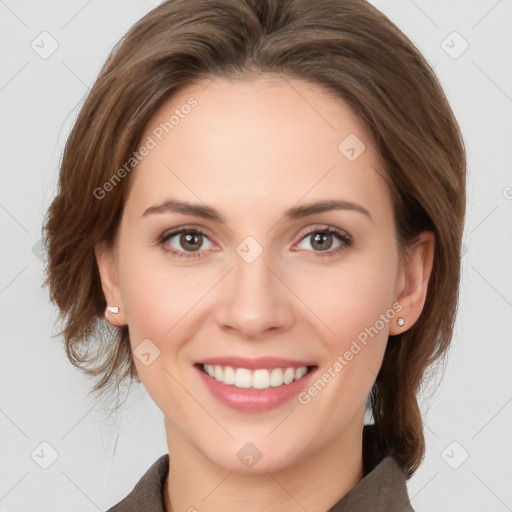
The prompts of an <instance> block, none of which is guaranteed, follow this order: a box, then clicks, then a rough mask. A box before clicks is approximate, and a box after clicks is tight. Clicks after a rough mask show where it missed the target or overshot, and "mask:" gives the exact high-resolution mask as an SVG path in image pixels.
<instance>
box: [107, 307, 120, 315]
mask: <svg viewBox="0 0 512 512" xmlns="http://www.w3.org/2000/svg"><path fill="white" fill-rule="evenodd" d="M107 309H108V310H109V311H110V312H111V313H114V314H116V313H119V308H118V307H117V306H108V307H107Z"/></svg>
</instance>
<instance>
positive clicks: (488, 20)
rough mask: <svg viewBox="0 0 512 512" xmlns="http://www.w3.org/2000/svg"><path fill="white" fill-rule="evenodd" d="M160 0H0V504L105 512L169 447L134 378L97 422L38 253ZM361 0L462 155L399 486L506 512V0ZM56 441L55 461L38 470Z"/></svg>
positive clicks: (509, 283)
mask: <svg viewBox="0 0 512 512" xmlns="http://www.w3.org/2000/svg"><path fill="white" fill-rule="evenodd" d="M157 3H158V2H157V1H155V0H152V1H150V0H145V1H141V0H138V1H135V0H130V1H127V0H108V1H102V2H100V1H99V0H89V1H85V0H67V1H64V0H61V1H56V0H53V1H45V2H39V1H36V0H31V1H29V0H25V1H22V0H20V1H17V2H16V1H15V0H5V1H3V0H0V52H1V53H0V59H1V66H0V108H1V110H0V111H1V117H0V130H1V132H0V158H1V161H0V173H1V189H0V222H1V251H0V258H1V274H0V305H1V309H0V314H1V320H0V321H1V324H0V325H1V354H0V365H1V367H0V433H1V437H0V439H1V441H0V450H1V452H0V453H1V456H0V509H1V510H3V511H9V512H32V511H38V512H40V511H52V512H59V511H68V510H73V511H75V512H89V511H95V510H106V509H107V508H108V507H109V506H111V505H113V504H114V503H116V502H117V501H119V500H120V499H121V498H123V497H124V496H125V495H126V494H127V493H128V492H129V491H130V490H131V489H132V487H133V485H134V484H135V483H136V482H137V480H138V479H139V478H140V476H141V475H142V474H143V472H144V471H145V470H146V469H147V468H148V467H149V466H150V465H151V464H152V463H153V462H154V461H155V460H156V458H157V457H158V456H160V455H162V454H163V453H166V451H167V445H166V441H165V435H164V428H163V416H162V413H161V412H160V410H159V409H158V408H157V407H156V406H155V405H154V404H153V402H152V401H151V400H150V399H149V398H148V397H147V395H146V392H145V390H144V388H142V387H138V388H137V387H132V388H131V390H130V393H129V394H128V398H127V402H126V405H125V406H124V408H123V409H122V410H121V412H120V413H119V414H117V415H114V416H112V417H110V418H109V419H105V417H106V415H107V412H106V411H107V410H108V406H109V404H105V403H99V404H96V403H95V402H94V401H93V400H92V398H90V397H88V396H87V391H88V390H89V386H90V383H89V382H87V380H86V379H85V378H84V377H82V376H81V375H80V374H79V373H78V372H77V371H76V370H74V369H73V368H72V366H71V365H70V364H69V363H68V361H67V359H66V358H65V355H64V350H63V347H62V344H61V340H60V339H59V338H56V337H55V338H52V334H53V333H55V332H57V330H56V327H55V320H56V318H57V311H56V308H54V307H53V306H52V305H51V304H50V303H49V300H48V296H47V291H46V290H45V289H41V283H42V279H43V274H42V269H43V263H42V261H41V260H40V259H39V258H38V253H37V249H34V246H37V243H38V241H39V240H40V238H41V224H42V219H43V215H44V212H45V210H46V208H47V207H48V205H49V204H50V201H51V199H52V197H53V194H54V191H55V184H56V179H57V173H58V163H59V159H60V156H61V153H62V150H63V146H64V142H65V140H66V137H67V135H68V133H69V130H70V127H71V125H72V122H73V121H74V119H75V118H76V114H77V107H78V104H79V102H81V100H82V99H83V97H84V95H85V94H86V93H87V91H88V88H89V87H90V86H91V85H92V83H93V81H94V79H95V78H96V76H97V73H98V71H99V68H100V66H101V65H102V63H103V61H104V60H105V58H106V57H107V55H108V53H109V51H110V50H111V48H112V47H113V46H114V44H115V43H116V42H117V41H118V40H119V38H120V37H121V36H122V35H123V34H124V33H125V32H126V30H128V28H129V27H130V26H131V25H132V24H133V23H134V22H135V21H137V20H138V19H139V18H140V17H141V16H142V15H143V14H145V13H146V12H147V11H148V10H150V9H151V8H152V7H154V6H156V5H157ZM372 3H373V4H374V5H376V6H377V7H378V8H379V9H381V10H382V11H383V12H384V13H385V14H386V15H388V16H389V17H390V18H391V20H392V21H394V22H395V23H396V24H397V25H398V26H399V27H400V28H401V29H402V30H403V31H404V32H405V33H406V34H407V35H408V36H409V37H410V38H411V39H412V41H413V42H414V43H415V44H416V45H417V46H418V48H419V49H420V50H421V51H422V52H423V53H424V55H425V56H426V58H427V60H428V61H429V62H430V63H431V64H432V65H433V66H435V70H436V72H437V74H438V76H439V78H440V80H441V83H442V84H443V86H444V88H445V91H446V94H447V96H448V98H449V100H450V102H451V105H452V107H453V110H454V112H455V115H456V116H457V118H458V120H459V122H460V124H461V127H462V131H463V134H464V138H465V142H466V145H467V149H468V159H469V160H468V164H469V165H468V203H469V204H468V214H467V224H466V228H465V241H464V244H465V247H466V253H465V255H464V260H463V283H462V287H461V293H460V296H461V299H460V314H459V317H458V321H457V330H456V334H455V338H454V341H453V346H452V349H451V355H450V359H449V363H448V365H447V369H446V375H445V377H444V379H443V380H442V382H441V384H440V386H439V388H438V390H437V392H436V393H435V394H433V395H432V396H431V392H432V391H433V386H430V387H429V388H428V389H427V390H426V392H425V394H424V395H423V398H422V410H423V412H424V418H425V423H426V441H427V456H426V459H425V461H424V463H423V465H422V466H421V468H420V469H419V470H418V472H417V474H416V475H415V476H414V477H413V478H412V479H411V480H410V481H409V482H408V488H409V493H410V496H411V498H412V503H413V506H414V507H415V509H416V511H417V512H426V511H431V510H436V511H438V512H447V511H450V512H459V511H460V512H462V511H464V512H477V511H478V512H480V511H482V510H485V511H487V512H502V511H506V510H512V485H511V482H512V462H511V461H512V436H511V432H512V430H511V425H512V385H511V384H512V383H511V381H512V376H511V375H512V372H511V369H512V368H511V367H512V354H511V352H512V349H511V343H510V333H511V328H512V325H511V323H512V314H511V313H512V279H511V273H512V272H511V262H512V258H511V253H512V251H511V245H512V243H511V242H512V240H511V239H512V229H511V224H512V222H511V219H512V172H511V161H512V158H511V145H512V144H511V143H512V115H511V113H512V59H511V55H512V52H511V49H512V31H511V30H510V25H511V21H512V2H511V0H500V1H497V0H471V1H468V0H457V1H450V2H446V1H443V0H435V1H433V0H429V1H427V0H415V1H412V0H393V1H390V0H387V1H385V0H374V1H373V2H372ZM43 31H47V32H48V33H49V34H51V36H52V37H53V38H54V39H55V40H56V41H57V42H58V48H57V49H56V51H55V52H54V53H53V54H52V55H51V56H49V57H48V58H46V59H43V58H41V57H40V55H39V54H38V53H36V51H34V50H33V49H32V47H31V44H32V42H33V41H34V40H36V42H37V41H40V39H38V36H39V34H41V32H43ZM454 31H456V32H458V33H459V35H460V37H459V36H458V35H456V34H455V35H453V34H452V33H453V32H454ZM45 37H46V36H45ZM464 40H465V41H467V43H468V44H469V47H468V48H467V50H466V51H465V52H464V53H462V54H461V55H458V53H460V51H461V50H462V49H463V48H464ZM443 41H444V42H443ZM45 47H46V48H49V46H48V44H46V45H45ZM454 57H456V58H454ZM42 442H46V443H49V445H51V447H52V448H50V447H48V446H47V445H42V446H41V443H42ZM454 442H455V444H453V443H454ZM114 447H116V449H115V455H113V452H114ZM52 449H53V450H55V451H56V452H57V454H58V457H57V458H56V460H55V461H54V462H53V464H52V465H51V466H50V467H48V469H43V468H42V467H40V465H41V464H43V465H44V464H45V463H49V462H51V460H52V459H51V457H52ZM466 455H468V458H467V460H464V458H465V457H466ZM455 468H456V469H455Z"/></svg>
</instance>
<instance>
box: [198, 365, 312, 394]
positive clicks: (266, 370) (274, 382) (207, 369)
mask: <svg viewBox="0 0 512 512" xmlns="http://www.w3.org/2000/svg"><path fill="white" fill-rule="evenodd" d="M195 366H196V367H197V368H198V369H199V370H200V371H202V372H203V373H204V374H206V375H208V376H209V377H210V378H212V379H215V380H216V381H217V382H221V383H223V384H225V385H227V386H231V387H233V388H238V389H252V390H265V389H269V388H278V387H281V386H287V385H289V384H291V383H292V382H296V381H298V380H301V379H303V378H304V377H305V376H306V375H308V374H309V373H311V372H313V371H315V370H316V369H317V368H318V366H317V365H302V366H297V364H295V363H294V364H293V365H291V366H287V365H283V366H280V367H277V366H275V363H274V364H272V365H270V364H269V367H262V368H256V369H249V368H245V367H242V366H234V365H233V366H231V365H227V364H207V363H197V364H196V365H195Z"/></svg>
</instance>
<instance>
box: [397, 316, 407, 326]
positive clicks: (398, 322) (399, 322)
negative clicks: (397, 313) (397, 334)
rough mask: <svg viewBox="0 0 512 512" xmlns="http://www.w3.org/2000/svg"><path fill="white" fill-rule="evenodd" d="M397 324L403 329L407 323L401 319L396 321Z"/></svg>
mask: <svg viewBox="0 0 512 512" xmlns="http://www.w3.org/2000/svg"><path fill="white" fill-rule="evenodd" d="M396 323H397V324H398V325H399V326H400V327H403V326H404V323H405V322H404V319H403V318H402V317H400V318H399V319H398V320H397V321H396Z"/></svg>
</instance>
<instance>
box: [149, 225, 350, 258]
mask: <svg viewBox="0 0 512 512" xmlns="http://www.w3.org/2000/svg"><path fill="white" fill-rule="evenodd" d="M182 233H188V234H200V235H203V236H205V237H206V238H208V236H207V235H206V233H205V232H204V231H203V230H202V229H200V228H192V227H183V228H180V229H177V230H176V231H172V232H171V233H163V234H162V235H161V236H160V237H159V239H158V244H159V245H160V246H161V247H162V249H163V250H164V251H166V252H168V253H171V255H172V256H173V257H178V258H181V257H183V258H198V257H201V255H200V251H195V252H188V253H187V251H177V250H176V249H169V248H168V247H166V244H167V242H168V241H169V240H170V239H171V238H173V237H175V236H176V235H181V234H182ZM318 233H320V234H323V235H325V234H329V235H334V236H336V237H337V238H338V239H339V241H340V242H342V243H341V245H340V246H339V247H337V248H336V249H332V250H326V251H313V252H314V253H315V256H314V257H319V258H325V257H330V256H336V255H337V254H338V253H340V252H341V251H343V250H345V249H346V248H347V247H351V245H352V238H351V237H350V235H348V234H346V233H345V232H343V231H340V230H339V229H336V228H333V227H331V226H328V227H325V228H313V229H311V230H310V231H308V232H307V233H304V234H303V235H302V237H301V239H300V241H299V243H300V242H302V241H303V240H305V239H306V238H307V237H308V236H311V235H313V234H318ZM196 255H197V256H196Z"/></svg>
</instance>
